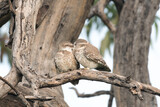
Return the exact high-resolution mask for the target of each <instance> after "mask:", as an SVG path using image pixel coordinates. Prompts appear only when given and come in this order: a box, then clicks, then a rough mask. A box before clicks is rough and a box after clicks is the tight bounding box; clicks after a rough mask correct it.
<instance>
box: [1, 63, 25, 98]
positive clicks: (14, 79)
mask: <svg viewBox="0 0 160 107" xmlns="http://www.w3.org/2000/svg"><path fill="white" fill-rule="evenodd" d="M21 78H22V76H21V75H20V74H19V73H18V72H17V70H16V68H15V67H14V66H12V68H11V70H10V72H9V74H8V75H7V76H5V77H4V79H5V80H6V81H8V82H9V83H10V84H12V86H13V87H14V86H16V85H17V84H18V82H19V81H20V80H21ZM10 90H11V87H10V86H8V85H7V84H6V83H4V82H3V81H0V91H1V92H0V98H2V97H3V96H5V95H6V94H7V93H8V92H9V91H10Z"/></svg>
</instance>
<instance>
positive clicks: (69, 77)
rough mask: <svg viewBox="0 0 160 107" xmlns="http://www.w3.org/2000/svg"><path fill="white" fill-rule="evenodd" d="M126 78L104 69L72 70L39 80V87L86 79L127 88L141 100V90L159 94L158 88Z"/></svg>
mask: <svg viewBox="0 0 160 107" xmlns="http://www.w3.org/2000/svg"><path fill="white" fill-rule="evenodd" d="M126 78H127V77H124V76H121V75H117V74H114V73H109V72H106V71H101V72H100V71H94V70H74V71H70V72H67V73H62V74H59V75H57V76H54V77H53V78H52V79H49V80H45V81H41V83H40V88H44V87H55V86H58V85H62V84H65V83H67V82H71V81H73V80H76V79H86V80H95V81H101V82H105V83H109V84H112V85H116V86H119V87H124V88H128V89H129V90H130V92H131V93H132V94H133V95H137V96H138V97H139V99H141V100H142V99H143V97H142V94H141V91H143V92H147V93H150V94H154V95H158V96H160V90H159V89H158V88H155V87H153V86H151V85H147V84H143V83H141V82H138V81H135V80H132V79H130V80H128V79H126Z"/></svg>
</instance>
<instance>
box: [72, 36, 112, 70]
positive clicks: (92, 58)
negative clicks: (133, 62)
mask: <svg viewBox="0 0 160 107" xmlns="http://www.w3.org/2000/svg"><path fill="white" fill-rule="evenodd" d="M74 55H75V57H76V59H77V61H78V62H79V63H80V64H81V65H82V66H84V67H85V68H90V69H97V70H100V71H108V72H110V71H111V70H110V68H109V67H108V65H107V64H106V62H105V61H104V60H103V58H102V56H101V54H100V53H99V51H98V49H97V48H96V47H95V46H93V45H92V44H90V43H89V42H87V41H86V40H84V39H78V40H77V41H76V42H75V43H74Z"/></svg>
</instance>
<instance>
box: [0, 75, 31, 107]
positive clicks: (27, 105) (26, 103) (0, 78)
mask: <svg viewBox="0 0 160 107" xmlns="http://www.w3.org/2000/svg"><path fill="white" fill-rule="evenodd" d="M0 80H2V81H3V82H4V83H6V84H7V85H8V86H10V87H11V89H12V90H14V91H15V93H16V95H17V96H18V97H19V98H20V99H21V100H22V101H23V103H24V104H25V105H26V107H31V105H30V103H29V102H28V101H27V100H26V99H25V97H24V96H23V95H22V94H21V93H20V92H19V91H18V90H17V89H16V88H15V87H13V86H12V85H11V84H10V83H9V82H8V81H7V80H5V79H4V78H2V77H1V76H0Z"/></svg>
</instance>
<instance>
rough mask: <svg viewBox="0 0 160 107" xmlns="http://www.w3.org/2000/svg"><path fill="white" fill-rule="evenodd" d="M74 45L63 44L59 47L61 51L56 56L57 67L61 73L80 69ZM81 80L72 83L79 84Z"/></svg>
mask: <svg viewBox="0 0 160 107" xmlns="http://www.w3.org/2000/svg"><path fill="white" fill-rule="evenodd" d="M73 47H74V46H73V44H72V43H70V42H63V43H61V44H60V45H59V50H58V52H57V53H56V55H55V59H54V60H55V65H56V68H57V70H58V72H59V73H63V72H68V71H72V70H76V69H79V67H80V66H79V63H78V62H77V60H76V59H75V56H74V55H73V52H72V51H73ZM78 82H79V80H75V81H72V82H71V83H72V84H73V85H76V84H78Z"/></svg>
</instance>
